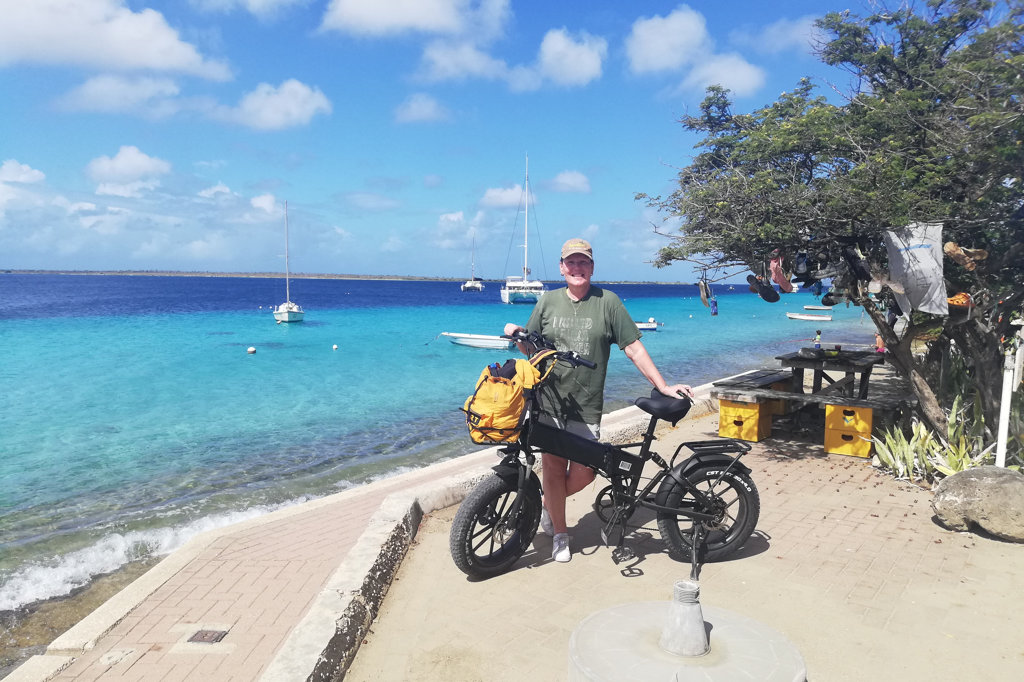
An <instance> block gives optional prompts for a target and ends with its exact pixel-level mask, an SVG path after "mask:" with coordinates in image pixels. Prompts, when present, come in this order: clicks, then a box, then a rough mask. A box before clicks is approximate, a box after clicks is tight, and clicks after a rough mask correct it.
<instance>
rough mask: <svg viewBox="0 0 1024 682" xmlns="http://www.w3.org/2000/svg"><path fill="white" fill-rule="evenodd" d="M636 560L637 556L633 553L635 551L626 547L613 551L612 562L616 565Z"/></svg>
mask: <svg viewBox="0 0 1024 682" xmlns="http://www.w3.org/2000/svg"><path fill="white" fill-rule="evenodd" d="M635 558H636V554H634V553H633V550H631V549H630V548H629V547H626V546H625V545H622V546H620V547H616V548H615V549H613V550H612V561H614V562H615V563H616V564H621V563H622V562H623V561H632V560H633V559H635Z"/></svg>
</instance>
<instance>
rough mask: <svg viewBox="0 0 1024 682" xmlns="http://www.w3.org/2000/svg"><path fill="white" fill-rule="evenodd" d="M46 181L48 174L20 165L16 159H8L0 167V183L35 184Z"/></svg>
mask: <svg viewBox="0 0 1024 682" xmlns="http://www.w3.org/2000/svg"><path fill="white" fill-rule="evenodd" d="M45 179H46V174H45V173H43V171H41V170H36V169H35V168H32V167H31V166H27V165H25V164H23V163H18V162H17V161H15V160H14V159H7V160H6V161H4V163H3V165H2V166H0V182H21V183H33V182H42V181H43V180H45Z"/></svg>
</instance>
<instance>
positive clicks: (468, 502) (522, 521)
mask: <svg viewBox="0 0 1024 682" xmlns="http://www.w3.org/2000/svg"><path fill="white" fill-rule="evenodd" d="M517 494H518V493H517V485H516V482H515V481H513V480H511V479H507V478H501V477H500V476H488V477H487V478H485V479H484V480H482V481H481V482H480V483H479V484H477V486H476V487H475V488H473V490H472V491H470V493H469V495H467V496H466V499H465V500H463V502H462V504H461V505H460V506H459V510H458V512H456V513H455V519H454V520H453V521H452V530H451V534H450V535H449V537H448V547H449V549H450V550H451V553H452V559H453V560H454V561H455V565H456V566H458V567H459V570H461V571H462V572H463V573H465V574H466V575H468V576H471V577H474V578H490V577H493V576H496V575H500V574H501V573H504V572H505V571H507V570H508V569H509V568H510V567H511V566H512V564H514V563H515V562H516V561H518V560H519V559H520V557H522V556H523V554H525V553H526V550H527V548H528V547H529V546H530V542H532V541H533V537H534V536H535V535H536V534H537V526H538V525H539V524H540V510H541V501H540V491H539V490H537V489H536V488H535V487H534V486H528V487H526V489H524V490H523V493H522V497H521V503H520V505H519V511H518V513H515V514H513V513H512V510H513V508H514V502H515V500H516V497H517Z"/></svg>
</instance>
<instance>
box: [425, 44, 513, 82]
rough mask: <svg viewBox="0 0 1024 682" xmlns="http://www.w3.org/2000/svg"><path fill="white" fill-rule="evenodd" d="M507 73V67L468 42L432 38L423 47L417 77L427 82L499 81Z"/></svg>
mask: <svg viewBox="0 0 1024 682" xmlns="http://www.w3.org/2000/svg"><path fill="white" fill-rule="evenodd" d="M508 73H509V69H508V66H507V65H506V64H505V62H503V61H502V60H500V59H495V58H494V57H492V56H490V55H489V54H487V53H486V52H484V51H482V50H481V49H480V48H478V47H476V46H475V45H473V44H471V43H445V42H441V41H434V42H432V43H430V44H429V45H427V47H426V48H424V50H423V57H422V61H421V64H420V76H421V77H422V78H423V79H425V80H428V81H450V80H464V79H466V78H484V79H488V80H499V79H503V78H505V77H506V76H507V75H508Z"/></svg>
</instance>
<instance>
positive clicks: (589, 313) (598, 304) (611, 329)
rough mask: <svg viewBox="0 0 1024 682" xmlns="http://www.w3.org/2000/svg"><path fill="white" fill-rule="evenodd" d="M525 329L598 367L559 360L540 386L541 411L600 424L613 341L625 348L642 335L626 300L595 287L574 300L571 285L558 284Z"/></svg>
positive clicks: (537, 308) (536, 310) (539, 304)
mask: <svg viewBox="0 0 1024 682" xmlns="http://www.w3.org/2000/svg"><path fill="white" fill-rule="evenodd" d="M526 329H527V331H538V332H540V333H541V334H543V335H544V336H545V337H547V338H548V339H549V340H551V341H553V342H554V343H555V347H556V348H557V349H558V350H574V351H576V352H577V353H579V354H580V355H582V356H583V357H584V358H586V359H587V360H590V361H591V362H594V363H597V367H596V368H595V369H588V368H587V367H577V368H575V369H573V368H572V367H569V366H567V365H564V364H559V366H558V367H556V368H555V369H554V372H553V373H552V376H551V378H550V379H549V380H548V381H547V382H546V383H545V385H544V387H543V388H542V390H541V409H542V411H543V412H545V413H547V414H550V415H552V416H554V417H558V418H559V419H562V420H564V421H581V422H584V423H585V424H598V423H600V421H601V412H602V410H603V408H604V380H605V376H606V375H607V374H608V358H609V355H610V354H611V345H612V344H613V343H614V344H616V345H618V347H619V348H620V349H622V348H625V347H626V346H628V345H629V344H631V343H633V342H634V341H636V340H637V339H639V338H640V336H641V335H640V330H638V329H637V328H636V323H635V322H633V320H632V318H631V317H630V316H629V313H628V312H627V311H626V306H624V305H623V304H622V299H620V298H619V297H618V296H617V295H615V294H614V293H612V292H611V291H607V290H605V289H601V288H600V287H595V286H591V287H590V291H588V292H587V295H586V296H584V297H583V300H581V301H573V300H572V299H570V298H569V295H568V289H567V288H564V287H563V288H561V289H555V290H554V291H549V292H547V293H546V294H544V295H543V296H542V297H541V299H540V301H538V302H537V304H536V305H535V306H534V308H533V314H532V315H530V320H529V321H528V322H527V323H526Z"/></svg>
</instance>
